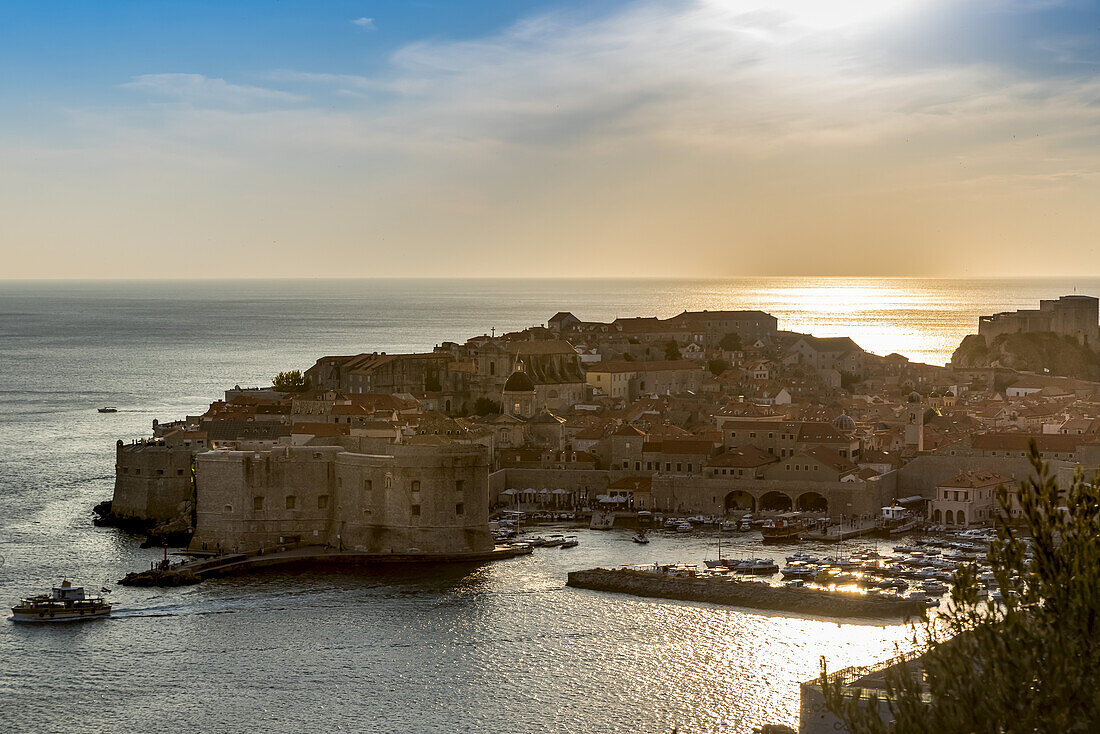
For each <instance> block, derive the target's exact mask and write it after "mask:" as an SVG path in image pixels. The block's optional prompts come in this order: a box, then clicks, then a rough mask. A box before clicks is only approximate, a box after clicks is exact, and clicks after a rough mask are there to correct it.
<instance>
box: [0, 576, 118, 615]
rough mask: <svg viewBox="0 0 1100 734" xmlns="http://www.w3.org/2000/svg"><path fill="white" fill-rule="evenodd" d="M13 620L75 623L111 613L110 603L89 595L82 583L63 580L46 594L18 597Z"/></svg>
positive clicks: (13, 610) (13, 609)
mask: <svg viewBox="0 0 1100 734" xmlns="http://www.w3.org/2000/svg"><path fill="white" fill-rule="evenodd" d="M11 611H12V616H11V619H12V621H13V622H74V621H80V620H82V619H97V618H100V617H107V616H109V615H110V614H111V605H110V604H108V603H107V602H106V601H104V600H103V597H100V596H89V595H87V594H85V593H84V587H83V586H73V585H72V584H70V583H69V582H68V581H62V582H61V586H55V587H54V588H53V590H52V592H51V593H49V594H39V595H38V596H31V597H27V598H25V599H21V600H20V601H19V603H18V604H16V605H15V606H13V607H12V608H11Z"/></svg>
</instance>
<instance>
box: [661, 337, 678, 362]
mask: <svg viewBox="0 0 1100 734" xmlns="http://www.w3.org/2000/svg"><path fill="white" fill-rule="evenodd" d="M665 359H667V360H669V361H672V360H676V359H681V356H680V347H678V346H676V342H675V341H673V340H671V339H669V341H668V343H667V344H665Z"/></svg>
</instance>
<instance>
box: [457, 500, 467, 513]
mask: <svg viewBox="0 0 1100 734" xmlns="http://www.w3.org/2000/svg"><path fill="white" fill-rule="evenodd" d="M455 514H456V515H464V514H466V508H465V507H463V505H462V503H461V502H459V503H458V504H456V505H455Z"/></svg>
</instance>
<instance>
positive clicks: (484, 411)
mask: <svg viewBox="0 0 1100 734" xmlns="http://www.w3.org/2000/svg"><path fill="white" fill-rule="evenodd" d="M499 412H500V403H498V402H497V401H496V400H490V399H489V398H478V399H477V400H475V401H474V415H490V414H492V413H499Z"/></svg>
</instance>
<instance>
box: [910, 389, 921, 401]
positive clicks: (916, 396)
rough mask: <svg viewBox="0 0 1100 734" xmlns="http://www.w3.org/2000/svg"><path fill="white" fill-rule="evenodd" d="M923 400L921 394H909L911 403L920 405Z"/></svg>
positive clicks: (914, 392) (915, 392)
mask: <svg viewBox="0 0 1100 734" xmlns="http://www.w3.org/2000/svg"><path fill="white" fill-rule="evenodd" d="M921 400H923V398H922V397H921V394H920V393H919V392H917V391H916V390H914V391H913V392H911V393H909V402H910V403H919V402H920V401H921Z"/></svg>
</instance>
